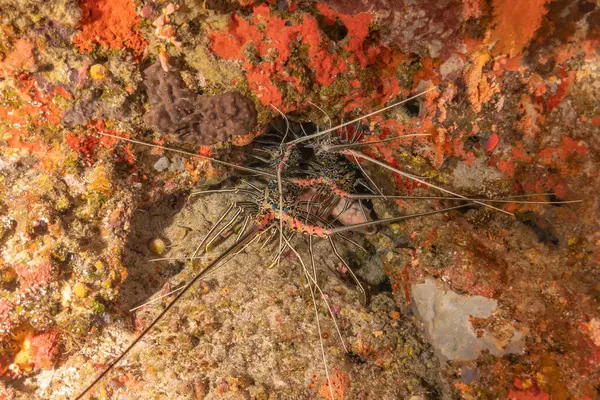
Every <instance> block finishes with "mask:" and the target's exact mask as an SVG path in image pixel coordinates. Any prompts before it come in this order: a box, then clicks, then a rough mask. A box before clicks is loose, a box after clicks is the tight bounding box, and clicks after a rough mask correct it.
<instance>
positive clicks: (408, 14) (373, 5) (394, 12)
mask: <svg viewBox="0 0 600 400" xmlns="http://www.w3.org/2000/svg"><path fill="white" fill-rule="evenodd" d="M324 3H326V4H329V5H330V6H331V7H333V8H334V9H336V10H337V11H340V12H342V13H345V14H357V13H360V12H369V13H372V14H373V15H375V16H376V18H377V21H378V22H379V23H380V24H381V29H380V30H381V36H382V40H383V42H384V43H386V44H390V45H391V44H393V45H396V46H398V47H400V48H401V49H402V50H403V51H405V52H413V53H418V54H422V55H427V54H429V55H431V56H432V57H437V56H439V55H440V54H441V53H445V54H447V53H448V52H449V51H452V50H457V47H458V44H459V43H460V42H459V41H458V40H457V38H458V34H459V32H460V30H461V29H462V25H463V22H464V17H463V13H462V12H463V4H462V1H459V0H426V1H412V0H400V1H398V0H326V1H324Z"/></svg>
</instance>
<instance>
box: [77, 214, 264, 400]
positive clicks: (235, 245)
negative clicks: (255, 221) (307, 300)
mask: <svg viewBox="0 0 600 400" xmlns="http://www.w3.org/2000/svg"><path fill="white" fill-rule="evenodd" d="M256 232H258V226H256V225H254V226H253V227H252V228H251V229H250V230H249V231H248V232H247V233H246V234H244V236H243V237H242V238H241V239H240V240H238V241H237V242H235V243H233V244H232V245H231V246H229V248H228V249H227V250H225V251H223V252H222V253H221V254H219V256H218V257H217V258H215V259H214V260H213V261H212V262H211V263H210V264H208V266H207V267H206V268H204V269H203V270H202V271H200V272H198V273H197V274H196V276H194V278H193V279H192V280H191V281H190V282H189V283H188V284H187V285H185V286H184V287H183V289H182V290H181V291H180V292H179V294H177V296H175V297H174V298H173V300H171V302H170V303H169V304H167V306H166V307H165V309H164V310H162V311H161V312H160V314H158V316H156V318H154V320H153V321H152V322H151V323H150V325H148V326H147V327H146V328H145V329H144V330H143V331H142V333H140V334H139V335H138V337H136V338H135V340H134V341H133V342H131V344H130V345H129V346H127V348H126V349H125V350H123V352H122V353H121V354H120V355H119V356H118V357H117V358H116V359H114V360H113V361H112V362H111V363H110V364H109V365H108V367H106V368H105V369H104V370H103V371H102V373H101V374H100V375H98V376H97V377H96V378H95V379H94V380H93V381H92V383H90V384H89V385H88V386H86V388H85V389H84V391H83V392H81V393H80V394H79V395H78V396H77V397H76V398H75V400H80V399H82V398H83V396H85V395H86V394H87V393H88V392H89V391H90V390H92V388H94V386H96V384H97V383H98V382H100V381H101V380H102V378H104V377H105V376H106V374H108V373H109V372H110V371H111V370H112V369H113V368H114V367H115V366H116V365H117V363H119V361H121V360H122V359H123V358H125V356H126V355H127V354H129V352H130V351H131V349H133V347H134V346H135V345H136V344H137V343H138V342H139V341H140V340H142V339H143V338H144V337H145V336H146V334H147V333H148V332H150V330H151V329H152V328H154V327H155V326H156V324H157V323H158V322H159V321H160V320H161V319H162V318H163V317H164V316H165V315H166V314H167V313H168V312H169V310H170V309H171V308H172V307H173V306H174V305H175V303H177V302H178V301H179V299H180V298H181V297H183V295H185V294H186V293H187V292H188V290H189V289H190V288H191V287H192V286H194V284H195V283H196V282H198V280H200V278H202V277H204V276H205V275H206V274H207V273H208V272H210V271H211V270H213V269H214V268H215V267H216V266H218V264H219V263H220V262H221V261H222V260H223V259H224V258H225V257H226V256H227V255H228V254H229V253H231V252H234V251H235V250H237V249H238V248H239V247H240V246H241V245H242V244H243V243H244V242H246V240H248V239H249V238H250V237H251V236H252V235H254V234H255V233H256Z"/></svg>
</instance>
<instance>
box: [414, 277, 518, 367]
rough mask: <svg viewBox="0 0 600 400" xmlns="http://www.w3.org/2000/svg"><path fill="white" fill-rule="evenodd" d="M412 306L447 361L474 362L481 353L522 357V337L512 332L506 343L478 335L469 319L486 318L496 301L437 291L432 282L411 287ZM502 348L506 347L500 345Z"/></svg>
mask: <svg viewBox="0 0 600 400" xmlns="http://www.w3.org/2000/svg"><path fill="white" fill-rule="evenodd" d="M412 293H413V297H414V300H415V306H416V308H417V310H418V313H419V317H420V319H421V321H422V322H423V323H424V324H425V330H426V331H427V333H428V335H429V337H430V338H431V342H432V344H433V346H434V347H435V348H436V349H438V350H439V351H440V352H441V353H442V354H443V355H444V356H445V357H447V358H448V359H450V360H474V359H476V358H477V357H478V356H479V353H480V352H481V351H482V350H489V352H490V353H492V354H493V355H495V356H498V357H499V356H503V355H506V354H522V353H523V351H524V348H523V345H524V344H523V336H522V334H521V332H519V331H515V332H514V334H513V335H512V338H511V339H510V341H508V343H503V342H502V341H500V340H498V338H496V337H495V336H494V335H492V334H491V333H489V332H483V333H482V334H478V333H476V332H475V330H474V329H473V326H472V324H471V321H470V319H471V318H472V317H475V318H488V317H490V316H491V315H492V313H493V312H494V310H495V309H496V307H497V306H498V302H497V301H496V300H493V299H488V298H485V297H483V296H472V297H465V296H461V295H459V294H458V293H455V292H453V291H445V290H443V289H440V288H437V287H436V283H435V280H434V279H431V278H429V279H426V280H425V283H422V284H417V285H413V288H412ZM503 345H505V346H503Z"/></svg>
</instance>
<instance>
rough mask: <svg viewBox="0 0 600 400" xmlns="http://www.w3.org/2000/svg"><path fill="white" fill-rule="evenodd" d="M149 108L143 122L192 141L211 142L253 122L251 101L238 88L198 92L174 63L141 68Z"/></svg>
mask: <svg viewBox="0 0 600 400" xmlns="http://www.w3.org/2000/svg"><path fill="white" fill-rule="evenodd" d="M144 85H145V86H146V90H147V93H148V97H149V100H150V109H149V110H148V112H147V113H146V115H144V122H145V123H146V125H148V126H149V127H151V128H153V129H156V130H157V131H158V132H160V133H163V134H168V135H171V136H173V137H174V138H175V139H176V140H179V141H182V142H185V143H190V144H193V145H212V144H214V143H218V142H222V141H225V140H227V139H228V138H229V137H230V136H235V135H243V134H245V133H248V132H249V131H250V130H251V129H252V128H253V127H254V126H255V125H256V109H255V107H254V103H253V102H252V101H251V100H250V99H249V98H247V97H246V96H244V95H242V94H241V93H238V92H227V93H223V94H220V95H217V96H212V97H206V96H200V95H198V94H196V93H194V92H193V91H191V90H190V89H189V88H188V87H187V85H186V84H185V82H184V81H183V79H182V78H181V75H180V73H179V69H178V68H177V67H173V66H170V67H169V72H165V71H164V70H163V68H162V67H161V65H160V63H159V62H156V63H154V64H153V65H152V66H150V67H149V68H148V69H146V70H145V71H144Z"/></svg>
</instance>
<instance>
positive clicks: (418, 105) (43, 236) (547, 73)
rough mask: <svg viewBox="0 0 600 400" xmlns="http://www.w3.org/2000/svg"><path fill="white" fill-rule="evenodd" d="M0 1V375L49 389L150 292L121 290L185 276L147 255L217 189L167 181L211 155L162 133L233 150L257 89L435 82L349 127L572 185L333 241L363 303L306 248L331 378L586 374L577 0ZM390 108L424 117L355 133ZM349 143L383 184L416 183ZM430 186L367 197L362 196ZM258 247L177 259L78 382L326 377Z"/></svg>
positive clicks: (463, 390)
mask: <svg viewBox="0 0 600 400" xmlns="http://www.w3.org/2000/svg"><path fill="white" fill-rule="evenodd" d="M0 9H1V10H2V19H1V20H0V374H1V378H0V399H5V398H6V399H12V398H36V397H37V398H56V399H60V398H71V397H73V396H74V395H75V394H76V393H78V392H79V391H80V390H81V389H82V388H83V387H84V385H85V384H86V382H89V380H90V379H91V378H92V377H93V376H94V375H95V374H96V373H98V372H99V371H101V370H102V368H103V367H105V366H106V364H107V363H108V362H110V359H111V358H112V357H114V356H115V355H116V354H118V352H119V350H120V349H122V348H123V347H124V346H125V345H126V343H128V342H129V341H130V340H131V339H132V338H133V337H134V336H135V335H136V334H137V333H139V332H140V330H141V329H143V327H144V326H145V324H147V323H148V321H149V320H150V318H151V316H152V315H155V314H156V312H157V310H158V309H159V308H160V305H161V303H156V304H153V305H151V306H146V307H145V308H142V309H140V310H138V311H136V312H134V313H131V312H129V310H130V308H131V307H132V306H134V305H137V304H139V303H141V302H144V301H145V300H146V299H147V298H149V297H151V296H153V295H154V296H156V295H157V294H158V293H166V292H167V291H168V290H169V288H170V287H171V285H176V284H177V282H180V281H181V280H183V279H185V277H187V276H189V275H188V274H190V271H191V269H193V267H191V266H190V265H187V264H186V263H176V262H173V263H156V264H155V263H150V262H149V259H150V258H152V257H156V256H158V255H160V256H168V257H175V256H181V255H189V253H190V251H193V245H194V243H197V242H198V240H200V239H199V238H201V237H202V232H204V231H206V230H207V229H209V226H210V223H211V222H214V221H215V220H216V219H217V218H218V215H219V214H218V210H219V209H220V208H219V207H221V206H223V205H224V204H225V202H226V201H227V200H226V199H225V197H223V198H214V196H211V197H209V198H203V199H195V200H194V201H191V200H189V201H187V200H186V196H185V194H186V193H187V191H189V190H190V189H191V188H194V187H208V186H209V185H214V184H217V183H219V182H222V181H224V180H225V178H226V177H227V176H228V175H229V174H230V172H231V171H230V170H229V169H228V168H226V167H223V166H220V165H219V164H214V163H211V162H210V161H207V160H206V159H205V158H202V157H190V156H186V155H184V154H181V153H179V154H177V153H173V152H168V151H165V150H162V149H160V146H161V145H168V146H170V147H176V148H178V149H181V150H184V151H185V152H188V153H192V154H197V155H199V156H203V157H204V156H216V157H220V158H222V159H225V160H227V161H228V162H231V163H240V162H242V160H243V153H244V148H243V147H242V146H244V145H247V144H248V143H250V142H252V141H253V140H254V139H255V138H256V137H258V136H260V135H261V134H262V132H263V131H264V129H265V128H266V127H268V125H269V122H270V121H271V120H272V119H273V118H275V117H278V116H279V115H280V113H287V114H288V115H290V117H293V118H296V119H299V120H303V121H312V122H315V123H317V124H318V125H319V126H321V127H322V128H326V127H328V126H329V124H330V121H331V120H333V123H339V122H341V121H342V120H346V121H347V120H350V119H353V118H356V117H358V116H360V115H364V114H367V113H369V112H371V111H374V110H376V109H379V108H381V107H383V106H385V105H387V104H390V103H391V102H392V101H396V100H400V99H403V98H407V97H409V96H412V95H415V94H417V93H419V92H421V91H423V90H425V89H427V88H429V87H431V86H432V85H435V86H437V90H432V91H430V92H427V93H426V94H425V95H424V96H421V97H420V98H418V99H416V100H414V101H411V102H409V103H407V104H406V105H405V106H404V107H403V108H396V109H392V110H390V111H388V112H386V113H383V114H378V115H376V116H374V117H372V118H370V119H369V120H367V121H365V122H364V124H365V126H366V127H367V128H366V129H367V130H368V132H369V136H368V138H367V139H366V140H368V141H372V142H374V143H373V144H372V145H371V146H369V147H368V148H364V149H363V150H364V153H365V154H367V155H368V156H370V157H375V158H377V159H379V160H381V161H383V162H385V163H387V164H388V165H390V166H392V167H396V168H401V169H403V170H405V171H407V172H409V173H411V174H414V175H418V176H421V177H424V178H425V179H426V180H427V182H430V183H433V184H435V185H438V186H443V187H447V188H450V189H452V190H454V191H457V192H460V193H462V194H466V195H469V196H473V197H486V198H489V197H502V196H504V197H506V196H520V195H523V194H530V193H540V194H543V193H546V194H545V195H541V196H539V197H536V198H535V200H573V199H580V200H582V202H581V203H576V204H568V205H560V206H559V205H554V206H551V205H544V204H516V203H503V204H500V205H499V206H501V207H502V208H503V209H504V210H506V211H509V212H512V213H514V214H516V216H517V218H515V217H511V216H508V215H504V214H501V213H495V212H490V211H489V210H486V209H483V208H481V209H480V208H473V209H469V210H467V211H465V212H451V213H446V214H442V215H437V216H434V217H429V218H425V219H418V220H409V221H406V222H403V223H401V224H393V225H391V226H388V227H382V228H381V229H380V230H379V232H378V233H377V234H376V235H372V236H368V237H366V238H364V237H361V238H359V239H360V240H362V241H364V245H365V246H370V247H369V248H371V249H374V250H373V252H372V254H371V255H370V256H369V257H367V258H364V257H363V258H361V257H360V256H357V255H356V254H355V251H354V250H351V249H344V252H345V254H346V255H347V256H348V257H349V258H353V262H354V264H352V265H355V266H356V267H357V269H359V273H360V274H361V276H362V278H363V279H364V280H366V281H369V282H370V283H373V284H374V286H377V287H379V288H382V290H381V292H380V293H378V294H376V295H375V296H374V299H373V303H372V305H371V306H370V307H367V308H365V307H363V306H361V304H360V300H359V296H358V295H357V293H356V292H355V291H354V290H353V289H352V288H351V287H349V286H348V285H346V284H345V283H344V282H342V281H341V280H340V279H339V277H338V276H337V275H336V274H334V273H331V272H327V271H328V270H329V269H331V270H338V272H339V269H340V268H339V266H338V265H337V264H336V263H335V262H334V261H333V260H331V259H330V258H328V256H329V254H328V253H329V252H330V250H328V249H327V247H326V246H323V247H320V248H318V250H317V254H318V257H319V258H320V259H321V260H322V261H320V263H321V264H322V265H323V266H324V268H323V271H324V272H322V274H323V275H322V278H323V289H324V291H325V292H326V294H327V296H328V297H329V298H330V299H331V300H332V303H335V304H338V307H339V308H336V316H337V318H338V320H339V321H340V322H339V323H340V326H341V333H342V336H343V337H344V339H345V340H346V342H347V344H348V346H349V347H350V348H351V349H352V352H353V354H355V355H356V358H355V359H348V358H347V357H344V356H343V354H342V351H341V350H340V345H339V343H338V342H336V340H335V336H336V334H335V331H334V330H333V329H332V326H331V319H329V318H328V314H327V312H326V311H323V310H321V314H320V317H321V318H320V321H322V324H323V325H324V327H323V329H324V332H326V333H327V337H326V338H325V347H324V348H325V352H326V353H327V355H328V356H329V358H330V365H329V372H330V375H331V377H332V378H331V384H332V386H334V387H335V390H334V395H335V397H336V398H340V399H343V398H346V399H355V398H365V399H371V398H381V399H396V398H409V399H410V398H413V399H421V398H427V399H436V398H465V399H498V398H510V399H517V400H519V399H581V400H583V399H586V400H588V399H597V398H598V396H599V394H598V393H599V392H598V391H599V387H600V385H599V382H600V373H599V371H600V308H599V307H600V284H599V283H598V282H600V267H599V262H600V229H599V223H598V218H599V216H600V208H599V207H600V203H599V200H598V196H597V191H598V187H600V179H599V176H598V165H599V149H600V109H599V104H600V80H599V79H598V78H599V71H600V65H599V61H598V60H599V59H598V48H600V31H599V26H600V21H599V20H600V9H599V6H598V4H597V2H595V1H591V0H579V1H573V0H554V1H553V0H534V1H517V0H490V1H484V0H444V1H433V0H426V1H419V2H414V1H408V0H401V1H390V0H360V1H353V0H323V1H321V2H312V1H306V0H301V1H293V0H270V1H262V0H239V1H235V0H205V1H204V0H179V1H172V2H168V1H160V0H79V1H77V0H49V1H46V2H38V1H33V0H21V1H14V0H13V1H9V0H0ZM161 90H162V91H161ZM363 129H365V128H364V127H363ZM412 133H427V134H429V136H422V137H416V138H413V139H410V140H400V141H391V142H390V141H388V142H378V141H379V140H384V139H389V138H391V137H394V136H395V135H397V136H401V135H404V134H412ZM119 137H121V138H129V139H134V140H137V141H143V142H146V143H151V144H153V145H155V147H153V148H149V147H147V146H144V145H138V144H135V143H131V142H126V141H123V140H120V139H119ZM375 142H378V143H375ZM361 165H362V166H363V167H364V168H365V170H366V171H367V172H368V173H369V174H370V175H371V176H372V178H373V180H374V182H375V183H376V184H377V185H378V186H379V187H380V188H382V189H383V190H384V191H385V192H386V193H389V194H393V193H397V194H406V195H410V194H412V195H427V194H429V195H431V194H435V193H432V192H431V191H430V190H427V188H426V187H424V185H422V184H418V183H415V182H414V181H411V180H410V179H407V178H406V177H402V176H400V175H398V174H392V173H389V172H386V171H383V170H381V169H380V168H377V167H374V166H373V165H370V164H369V163H367V162H366V161H365V162H361ZM548 193H551V194H548ZM431 207H432V205H431V204H430V203H418V202H413V201H400V200H397V201H391V200H387V201H376V202H374V208H375V212H376V213H377V215H378V217H380V218H385V217H390V216H393V215H398V214H400V213H414V212H424V211H428V210H430V209H431ZM359 239H357V240H359ZM267 259H268V256H267V255H265V254H262V253H261V252H260V251H258V250H257V251H256V252H255V253H249V254H246V255H242V256H241V258H239V259H238V260H237V261H234V262H232V264H231V265H229V266H227V267H224V268H223V269H222V270H220V272H219V274H218V276H217V277H215V278H211V279H210V280H209V281H207V282H206V283H203V284H202V285H200V286H199V287H198V288H197V289H196V290H195V291H194V293H193V294H192V296H191V298H190V299H188V300H186V301H184V302H182V303H181V304H180V305H179V306H178V307H177V308H178V310H177V311H178V312H176V313H174V315H173V316H171V317H169V319H168V320H167V321H165V323H164V324H163V325H161V326H160V327H159V329H158V332H157V333H155V334H154V335H153V336H151V337H149V339H148V340H147V341H146V342H144V343H142V344H141V345H140V348H139V350H137V351H136V352H135V353H134V354H132V356H131V357H130V358H128V359H127V361H126V362H125V363H124V364H122V365H119V367H118V368H117V370H116V371H115V372H114V373H112V374H111V375H110V376H109V377H108V378H107V379H106V380H104V381H102V382H101V384H100V385H99V386H98V388H97V392H96V394H97V395H98V396H99V397H101V398H122V397H121V396H125V397H126V398H129V397H132V398H133V397H136V398H139V397H141V398H155V397H159V398H160V397H161V396H162V397H168V398H173V397H177V398H265V399H267V398H315V397H322V398H330V391H329V387H328V386H327V384H326V380H325V375H324V371H323V370H322V365H321V364H320V357H321V348H320V345H319V341H318V336H316V330H315V322H316V321H315V318H314V312H313V310H312V303H311V298H310V291H309V290H308V289H307V283H306V281H304V280H303V279H304V278H303V274H302V270H301V269H300V266H299V265H298V264H297V263H295V261H294V258H293V257H290V256H289V255H286V257H285V261H286V262H285V263H284V264H282V266H281V267H280V268H281V269H277V268H275V269H269V268H267V267H268V265H266V264H268V262H266V261H265V260H267ZM263 264H264V265H263ZM246 271H252V272H246ZM163 304H164V303H163ZM442 306H443V307H442ZM449 336H452V338H451V339H452V340H450V339H449ZM315 360H319V361H315Z"/></svg>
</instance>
